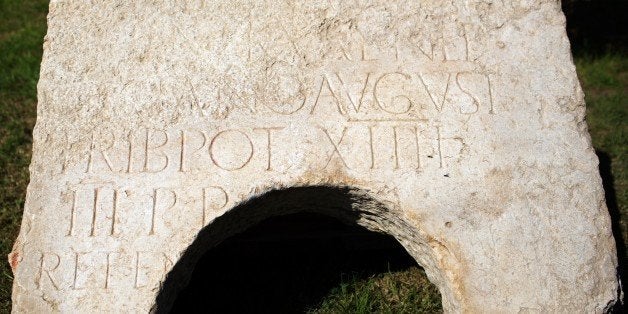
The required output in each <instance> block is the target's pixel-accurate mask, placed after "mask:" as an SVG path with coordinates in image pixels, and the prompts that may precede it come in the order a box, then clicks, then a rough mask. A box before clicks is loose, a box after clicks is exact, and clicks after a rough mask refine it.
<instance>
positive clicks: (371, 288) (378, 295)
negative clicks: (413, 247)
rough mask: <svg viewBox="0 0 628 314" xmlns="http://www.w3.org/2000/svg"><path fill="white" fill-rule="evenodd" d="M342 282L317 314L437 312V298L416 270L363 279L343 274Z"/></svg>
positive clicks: (432, 289) (440, 310) (439, 306)
mask: <svg viewBox="0 0 628 314" xmlns="http://www.w3.org/2000/svg"><path fill="white" fill-rule="evenodd" d="M346 277H347V279H346V281H345V280H343V282H342V283H341V284H340V286H339V287H336V288H334V289H332V291H330V293H329V295H328V296H327V297H326V298H325V299H324V300H323V301H322V302H321V304H320V305H319V306H318V308H317V309H312V310H310V311H309V313H311V314H319V313H440V312H442V308H441V298H440V294H439V293H438V290H437V289H436V287H435V286H434V285H433V284H431V283H430V282H429V281H428V280H427V277H426V276H425V272H424V271H423V270H422V269H421V268H419V267H412V268H410V269H407V270H404V271H399V272H388V273H383V274H379V275H376V276H373V277H370V278H367V279H364V280H360V279H356V277H355V276H351V275H346Z"/></svg>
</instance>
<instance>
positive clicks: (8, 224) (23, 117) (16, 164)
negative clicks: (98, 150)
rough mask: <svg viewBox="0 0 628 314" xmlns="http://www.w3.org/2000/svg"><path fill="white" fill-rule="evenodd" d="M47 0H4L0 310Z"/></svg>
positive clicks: (4, 307)
mask: <svg viewBox="0 0 628 314" xmlns="http://www.w3.org/2000/svg"><path fill="white" fill-rule="evenodd" d="M47 10H48V3H47V1H41V0H36V1H35V0H29V1H12V0H0V71H1V72H0V232H1V234H0V253H1V255H0V257H2V260H1V261H2V262H0V265H2V266H1V267H0V312H1V313H8V312H10V310H11V284H12V280H13V277H12V273H11V269H10V268H9V266H8V263H7V262H5V259H4V257H5V256H6V255H7V254H8V253H9V252H10V251H11V248H12V245H13V241H15V237H16V236H17V232H18V229H19V224H20V221H21V218H22V207H23V206H24V197H25V195H26V185H27V184H28V164H29V162H30V157H31V140H32V139H31V131H32V129H33V125H34V124H35V116H36V109H35V108H36V86H37V80H38V78H39V63H40V62H41V53H42V44H43V37H44V33H45V31H46V12H47Z"/></svg>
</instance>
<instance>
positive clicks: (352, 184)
mask: <svg viewBox="0 0 628 314" xmlns="http://www.w3.org/2000/svg"><path fill="white" fill-rule="evenodd" d="M48 25H49V29H48V34H47V36H46V40H45V43H44V50H45V52H44V57H43V61H42V67H41V78H40V82H39V86H38V97H39V107H38V117H37V125H36V127H35V130H34V146H33V150H34V156H33V160H32V164H31V168H30V170H31V182H30V185H29V188H28V195H27V200H26V205H25V210H24V218H23V222H22V229H21V232H20V235H19V238H18V240H17V242H16V244H15V248H14V252H13V253H12V254H11V255H10V256H9V260H10V263H11V265H12V267H13V271H14V273H15V284H14V290H13V305H14V308H13V311H14V312H16V313H22V312H41V313H44V312H75V313H76V312H81V313H94V312H108V311H114V310H115V311H117V312H147V311H149V310H151V309H153V310H165V309H167V308H168V304H169V303H168V302H170V301H171V300H172V297H173V296H174V295H176V291H177V289H178V288H179V287H180V285H181V284H185V279H186V269H188V270H189V267H190V265H193V263H194V261H195V258H198V255H199V252H201V251H202V250H204V249H208V248H209V247H211V246H212V245H215V244H216V243H218V242H220V241H222V240H223V239H225V238H227V237H229V236H231V235H233V234H234V233H236V232H239V231H241V230H244V229H245V228H247V227H249V226H251V225H253V224H255V223H256V222H259V221H261V220H262V219H265V218H268V217H270V216H273V215H279V214H285V213H289V212H294V211H298V210H310V211H318V212H323V213H326V214H328V215H332V216H336V217H340V218H341V219H344V220H346V221H350V222H352V223H356V224H359V225H362V226H365V227H367V228H369V229H372V230H376V231H381V232H384V233H388V234H391V235H393V236H395V237H396V238H397V239H398V240H399V242H400V243H401V244H402V245H403V246H404V247H405V248H406V249H407V251H408V252H409V253H410V254H411V255H412V256H413V257H414V258H415V259H416V260H417V262H418V263H419V264H420V265H422V266H423V267H424V268H425V269H426V272H427V274H428V276H429V278H430V280H431V281H432V282H433V283H434V284H435V285H436V286H438V288H439V290H440V292H441V294H442V296H443V305H444V308H445V310H446V311H448V312H483V311H490V312H493V311H494V312H517V311H523V312H526V311H540V312H554V311H566V312H573V311H578V312H602V311H603V310H604V309H605V308H606V307H607V306H609V305H610V304H612V303H614V302H616V300H617V298H618V280H617V278H616V267H617V260H616V259H617V258H616V252H615V242H614V239H613V237H612V234H611V227H610V220H609V215H608V212H607V209H606V205H605V201H604V193H603V190H602V185H601V179H600V176H599V174H598V170H597V164H598V160H597V158H596V155H595V153H594V150H593V148H592V147H591V141H590V137H589V134H588V133H587V125H586V123H585V121H584V114H585V104H584V101H583V93H582V91H581V89H580V86H579V83H578V79H577V77H576V72H575V68H574V65H573V62H572V59H571V55H570V49H569V42H568V39H567V37H566V35H565V18H564V16H563V14H562V12H561V11H560V4H559V2H558V1H549V0H526V1H523V0H521V1H484V0H468V1H451V2H446V3H445V2H441V1H384V0H381V1H328V0H325V1H311V0H308V1H235V2H234V1H201V0H185V1H153V0H150V1H148V0H139V1H70V0H53V1H51V4H50V13H49V16H48ZM199 231H201V232H200V233H199ZM188 248H191V249H190V250H187V251H186V249H188ZM172 269H174V271H171V270H172ZM169 273H170V275H168V274H169ZM187 275H188V276H189V274H187ZM175 279H176V280H175ZM177 280H178V281H179V282H178V283H176V282H175V281H177Z"/></svg>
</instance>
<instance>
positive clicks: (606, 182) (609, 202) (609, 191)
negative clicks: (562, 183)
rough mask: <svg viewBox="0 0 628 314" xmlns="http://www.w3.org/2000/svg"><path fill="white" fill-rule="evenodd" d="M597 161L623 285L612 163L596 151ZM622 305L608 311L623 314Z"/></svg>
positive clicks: (623, 253) (623, 250)
mask: <svg viewBox="0 0 628 314" xmlns="http://www.w3.org/2000/svg"><path fill="white" fill-rule="evenodd" d="M595 153H596V154H597V157H598V159H599V160H600V165H599V168H600V176H601V177H602V185H603V187H604V196H605V197H606V206H607V207H608V212H609V214H610V216H611V226H612V228H613V237H614V238H615V244H616V246H617V257H618V266H617V268H618V269H617V275H618V276H619V279H620V280H621V282H622V283H623V284H625V283H626V282H628V281H626V244H625V243H624V237H623V231H624V230H622V226H621V224H620V221H621V219H622V217H621V212H620V211H619V206H618V205H617V197H616V195H615V179H614V177H613V172H612V164H611V163H612V162H611V158H610V156H609V155H608V154H607V153H605V152H603V151H599V150H596V151H595ZM624 310H625V309H624V304H622V303H620V302H617V303H616V304H615V306H614V307H613V308H612V309H610V312H611V313H625V312H624Z"/></svg>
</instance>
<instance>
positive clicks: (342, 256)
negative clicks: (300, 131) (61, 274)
mask: <svg viewBox="0 0 628 314" xmlns="http://www.w3.org/2000/svg"><path fill="white" fill-rule="evenodd" d="M398 214H399V213H398V212H395V211H394V210H391V209H390V208H388V207H387V206H385V205H384V204H382V203H378V202H377V201H375V200H374V199H373V198H371V197H370V196H369V194H368V193H366V192H365V191H363V190H358V189H353V188H348V187H327V186H314V187H296V188H289V189H284V190H273V191H270V192H267V193H265V194H263V195H261V196H258V197H255V198H252V199H250V200H249V201H247V202H244V203H242V204H240V205H238V206H236V207H235V208H233V209H231V210H229V211H228V212H226V213H225V214H223V215H222V216H220V217H218V218H216V219H215V220H214V221H213V222H211V223H210V224H209V225H208V226H207V227H206V228H204V229H203V230H202V231H201V232H200V233H199V235H198V236H197V238H196V240H195V241H194V243H192V244H191V245H190V246H189V248H188V249H187V250H186V251H185V253H184V254H183V255H182V257H181V258H180V260H179V261H178V262H177V263H176V264H175V265H174V267H173V268H172V270H171V271H170V272H169V273H168V275H167V276H166V279H165V281H164V283H163V285H162V286H161V289H160V291H159V294H158V296H157V300H156V304H155V307H154V310H155V312H157V313H168V312H171V311H173V312H189V311H190V310H198V309H202V310H203V311H211V312H225V311H227V312H234V311H235V312H242V311H244V312H251V311H254V312H260V311H261V312H265V311H268V312H276V311H280V312H304V311H308V310H316V309H317V308H319V307H320V306H321V305H322V306H323V307H324V304H321V301H322V300H324V299H325V298H327V299H329V296H330V295H332V296H334V295H337V294H338V293H339V292H338V290H337V289H343V287H344V288H347V287H348V286H349V285H355V286H357V287H359V286H360V285H362V284H367V285H368V284H373V283H374V284H378V283H377V277H378V276H379V277H380V278H381V277H382V276H395V273H399V272H404V274H402V275H400V276H404V277H405V278H404V280H406V281H414V282H413V283H412V284H414V285H416V287H415V288H416V289H415V291H414V292H413V293H415V295H414V296H413V297H416V298H424V299H425V300H424V302H425V305H426V306H428V307H429V309H430V310H432V311H434V310H438V307H434V304H433V303H434V295H433V294H434V290H435V288H433V287H431V286H429V285H431V283H429V281H427V280H426V279H425V278H424V274H423V273H422V271H421V270H420V268H419V265H418V264H417V261H425V260H427V261H429V260H430V257H429V256H428V257H427V258H426V259H422V260H420V259H417V257H416V255H417V253H421V252H422V251H423V250H424V249H425V248H426V244H425V243H423V241H422V240H421V237H420V236H418V235H417V234H415V233H416V232H417V230H416V229H415V228H412V227H410V226H409V225H406V222H404V221H403V219H402V218H401V217H399V215H398ZM427 247H429V246H427ZM426 271H427V272H428V274H429V273H430V271H431V272H432V277H433V276H434V270H433V269H429V268H426ZM436 273H437V274H436V275H437V276H438V275H440V273H438V270H437V271H436ZM374 278H375V279H374ZM369 280H370V281H371V282H369V283H366V282H367V281H369ZM379 284H381V283H379ZM391 287H392V288H393V289H396V288H407V287H399V285H398V284H397V283H395V284H392V286H391ZM334 288H336V290H335V292H334ZM439 290H440V291H441V292H442V290H443V289H442V287H439ZM365 293H366V294H364V295H363V296H362V297H367V298H368V297H369V295H368V291H367V290H365ZM394 293H397V294H399V292H398V291H397V292H394ZM430 293H431V294H432V295H431V296H430V295H429V294H430ZM340 294H342V291H340ZM436 294H438V293H436ZM358 297H360V296H358ZM332 298H333V297H332ZM364 301H367V302H368V301H373V300H364ZM443 301H444V302H443V305H445V308H446V309H447V305H449V304H451V303H448V302H447V299H445V300H443ZM436 302H438V301H436ZM430 303H431V304H430Z"/></svg>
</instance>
